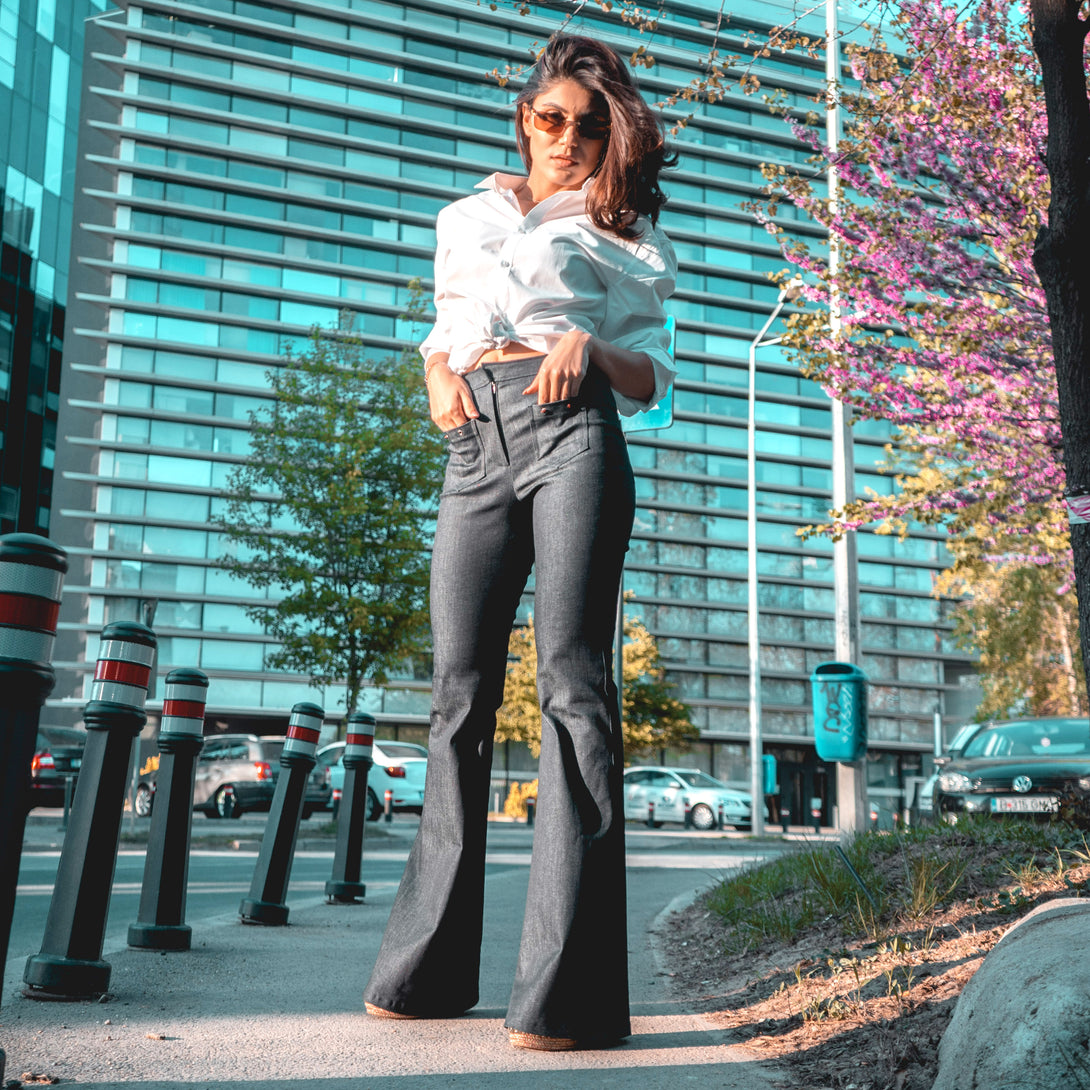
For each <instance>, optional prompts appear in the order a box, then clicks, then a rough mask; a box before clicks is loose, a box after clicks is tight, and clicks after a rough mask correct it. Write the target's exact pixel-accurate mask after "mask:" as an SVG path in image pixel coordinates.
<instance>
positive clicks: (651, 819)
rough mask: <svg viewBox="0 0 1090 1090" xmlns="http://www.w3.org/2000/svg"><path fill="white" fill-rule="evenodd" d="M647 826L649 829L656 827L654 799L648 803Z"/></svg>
mask: <svg viewBox="0 0 1090 1090" xmlns="http://www.w3.org/2000/svg"><path fill="white" fill-rule="evenodd" d="M647 827H648V828H649V829H653V828H654V827H655V803H654V802H653V801H652V802H648V804H647Z"/></svg>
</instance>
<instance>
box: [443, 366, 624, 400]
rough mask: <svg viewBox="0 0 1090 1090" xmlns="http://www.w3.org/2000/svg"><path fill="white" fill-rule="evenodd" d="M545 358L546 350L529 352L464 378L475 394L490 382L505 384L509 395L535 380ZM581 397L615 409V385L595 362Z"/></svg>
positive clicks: (471, 373) (499, 386) (584, 384)
mask: <svg viewBox="0 0 1090 1090" xmlns="http://www.w3.org/2000/svg"><path fill="white" fill-rule="evenodd" d="M544 358H545V354H544V353H542V354H541V355H540V356H527V357H525V358H524V359H520V360H511V361H510V362H505V363H486V364H485V365H484V366H483V367H478V368H477V369H476V370H474V371H470V372H468V373H467V374H466V375H464V376H463V378H465V380H466V382H468V383H469V388H470V389H471V390H472V391H473V392H474V393H475V394H476V393H478V392H480V391H482V390H484V389H486V388H487V387H489V386H491V385H492V383H495V384H496V388H497V390H499V389H501V388H506V395H507V396H511V387H512V386H514V385H515V384H516V383H517V387H516V390H515V392H516V393H517V394H521V393H522V391H523V390H524V389H525V388H526V387H527V386H529V385H530V383H531V382H532V381H533V378H534V376H535V375H536V374H537V373H538V370H539V369H540V368H541V361H542V360H543V359H544ZM579 400H580V402H581V403H582V404H584V405H587V406H595V407H597V408H600V409H605V410H607V411H612V412H616V402H615V401H614V400H613V388H612V387H611V386H610V384H609V379H607V378H606V376H605V374H604V373H603V372H602V371H599V370H598V368H597V367H595V366H594V364H591V365H590V366H589V367H588V368H587V373H586V374H585V375H584V376H583V382H582V384H581V385H580V387H579Z"/></svg>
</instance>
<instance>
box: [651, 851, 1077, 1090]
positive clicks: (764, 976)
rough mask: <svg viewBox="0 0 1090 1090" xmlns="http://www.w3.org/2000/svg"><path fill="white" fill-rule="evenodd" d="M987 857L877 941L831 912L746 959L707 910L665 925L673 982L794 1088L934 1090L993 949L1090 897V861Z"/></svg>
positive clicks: (970, 863)
mask: <svg viewBox="0 0 1090 1090" xmlns="http://www.w3.org/2000/svg"><path fill="white" fill-rule="evenodd" d="M959 851H962V852H964V848H961V849H959ZM989 852H990V853H991V855H992V858H988V855H989ZM976 854H977V855H979V856H980V858H976V857H975V856H974V855H973V853H972V851H970V852H969V858H968V859H967V865H966V868H965V878H964V879H963V882H962V884H961V886H960V887H959V888H958V889H957V891H956V893H955V894H953V895H952V896H951V897H949V898H948V903H944V904H936V905H935V906H934V907H933V909H932V910H931V911H929V912H927V913H926V914H923V915H919V914H917V918H911V919H910V918H909V917H907V916H906V915H905V914H904V913H903V912H902V913H899V914H895V915H894V916H893V917H892V918H890V919H889V920H883V926H882V927H881V928H880V929H879V932H880V933H879V934H875V935H872V936H870V938H869V940H868V939H867V938H864V937H855V938H853V937H852V936H850V935H845V928H844V926H843V921H842V920H841V919H838V918H833V917H829V918H826V919H825V920H823V921H819V922H818V923H816V924H815V925H813V926H811V927H810V928H808V929H807V930H806V931H805V932H804V933H803V934H802V935H801V937H798V938H797V939H796V940H795V941H792V942H789V943H779V944H777V943H775V942H768V941H762V942H761V944H760V949H758V950H753V949H751V950H748V951H735V952H732V948H733V947H737V945H738V943H737V940H736V937H732V936H731V934H730V933H729V929H728V928H727V927H726V926H725V925H724V923H723V921H722V919H721V917H719V916H718V915H716V914H715V913H713V912H711V911H710V910H709V909H708V907H707V902H706V899H705V900H701V901H698V902H697V903H695V904H694V905H692V906H690V907H689V908H687V909H685V910H683V911H681V912H678V913H674V914H673V915H672V916H671V917H669V918H668V920H667V921H666V922H665V924H664V925H663V927H662V931H661V934H660V938H661V940H662V943H663V946H664V948H665V951H666V955H667V963H668V965H669V969H670V975H671V976H672V978H673V979H672V982H671V983H672V985H673V987H674V988H675V989H676V990H677V991H678V993H679V994H682V995H685V996H687V997H688V998H690V999H692V998H694V997H695V998H696V999H697V1002H698V1004H699V1006H700V1009H701V1010H702V1011H703V1012H704V1013H706V1014H707V1015H708V1016H709V1017H710V1018H711V1019H712V1020H713V1021H714V1022H716V1023H717V1024H718V1025H720V1026H722V1027H724V1028H726V1029H728V1030H730V1031H733V1036H734V1037H735V1039H736V1040H737V1041H738V1042H740V1043H744V1044H745V1045H746V1046H747V1047H748V1048H750V1049H751V1050H753V1051H754V1052H755V1053H757V1054H758V1055H759V1056H761V1057H763V1058H764V1059H766V1060H771V1061H773V1062H774V1063H776V1064H778V1065H779V1066H780V1067H781V1068H782V1070H783V1079H782V1086H783V1087H784V1088H790V1090H930V1087H931V1085H932V1083H933V1082H934V1079H935V1075H936V1073H937V1070H938V1047H939V1042H940V1040H941V1039H942V1035H943V1031H944V1030H945V1029H946V1026H947V1023H948V1022H949V1020H950V1017H951V1015H952V1014H953V1009H954V1005H955V1003H956V1002H957V998H958V996H959V995H960V994H961V990H962V989H963V988H964V987H965V984H966V983H967V982H968V980H969V978H970V977H971V976H972V975H973V973H975V972H976V970H977V969H978V968H979V967H980V964H981V962H982V961H983V959H984V956H985V955H986V954H987V953H988V951H989V950H991V949H992V947H993V946H995V944H996V943H997V942H998V941H999V939H1000V938H1001V937H1002V935H1003V933H1004V932H1005V931H1006V930H1007V929H1008V928H1009V927H1010V926H1011V924H1012V923H1014V922H1015V920H1017V919H1018V918H1020V917H1021V916H1024V915H1025V914H1026V913H1028V912H1029V911H1031V910H1032V909H1033V908H1036V907H1037V906H1038V905H1040V904H1043V903H1045V902H1046V901H1048V900H1051V899H1052V898H1055V897H1071V896H1078V895H1080V894H1082V895H1086V894H1087V893H1088V892H1090V863H1084V862H1081V861H1080V865H1076V866H1067V865H1066V864H1065V865H1061V866H1058V867H1057V866H1056V861H1057V860H1056V858H1053V859H1052V863H1051V865H1052V867H1053V868H1054V869H1052V870H1051V872H1049V866H1050V863H1049V859H1048V857H1047V856H1045V855H1044V854H1042V855H1041V857H1040V859H1038V860H1035V861H1034V862H1032V863H1030V864H1029V865H1027V866H1026V867H1025V868H1024V869H1021V870H1019V871H1017V872H1012V871H1011V870H1010V869H1009V864H1007V863H1006V862H1005V860H1004V859H1003V858H1002V857H1001V850H998V849H994V848H992V849H986V848H983V849H981V851H980V852H979V853H976ZM962 858H965V857H964V855H963V856H962ZM885 865H888V866H890V867H897V866H900V865H901V863H900V861H899V860H897V859H896V858H891V859H890V860H889V861H888V863H887V864H885ZM732 938H733V941H732Z"/></svg>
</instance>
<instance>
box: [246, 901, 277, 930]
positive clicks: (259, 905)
mask: <svg viewBox="0 0 1090 1090" xmlns="http://www.w3.org/2000/svg"><path fill="white" fill-rule="evenodd" d="M238 914H239V916H241V917H242V922H243V923H259V924H264V926H266V927H283V926H284V925H285V924H286V923H287V922H288V906H287V905H277V904H273V903H272V902H271V901H251V900H248V899H247V900H245V901H243V902H242V904H240V905H239V906H238Z"/></svg>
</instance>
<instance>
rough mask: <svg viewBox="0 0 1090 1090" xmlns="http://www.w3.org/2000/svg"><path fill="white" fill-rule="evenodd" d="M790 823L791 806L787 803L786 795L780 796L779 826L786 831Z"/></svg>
mask: <svg viewBox="0 0 1090 1090" xmlns="http://www.w3.org/2000/svg"><path fill="white" fill-rule="evenodd" d="M790 824H791V807H789V806H788V805H787V796H786V795H782V796H781V797H780V827H781V828H782V829H783V831H784V832H785V833H786V832H787V829H788V826H789V825H790Z"/></svg>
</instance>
